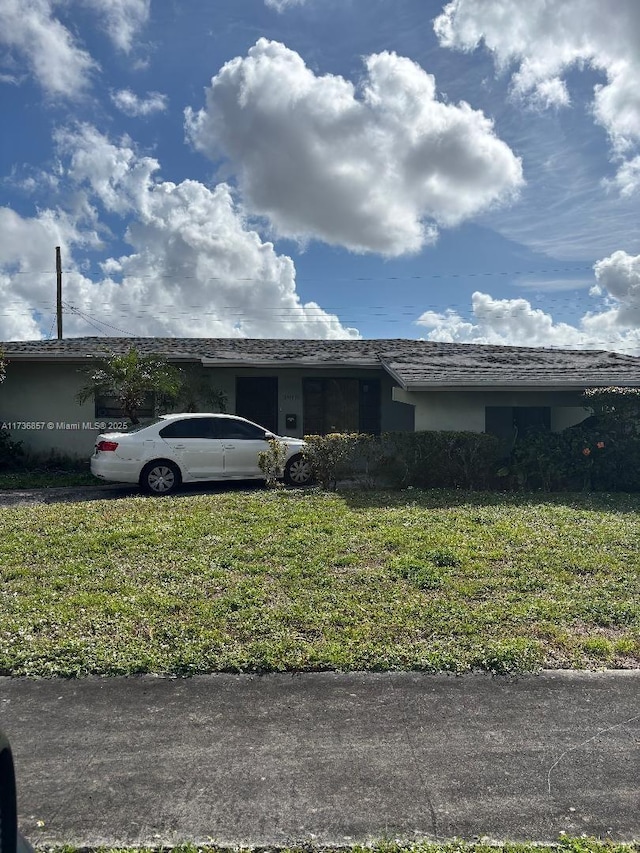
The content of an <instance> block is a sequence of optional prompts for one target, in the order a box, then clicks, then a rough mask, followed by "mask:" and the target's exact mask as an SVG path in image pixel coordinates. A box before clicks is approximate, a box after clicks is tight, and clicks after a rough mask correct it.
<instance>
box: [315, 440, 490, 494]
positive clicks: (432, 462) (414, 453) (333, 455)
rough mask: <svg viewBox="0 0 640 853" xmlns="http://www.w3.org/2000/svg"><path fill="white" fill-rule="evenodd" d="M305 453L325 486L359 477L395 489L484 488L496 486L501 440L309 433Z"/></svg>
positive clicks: (368, 482) (361, 479)
mask: <svg viewBox="0 0 640 853" xmlns="http://www.w3.org/2000/svg"><path fill="white" fill-rule="evenodd" d="M305 440H306V442H307V447H306V449H305V450H304V454H305V456H306V458H307V459H309V461H310V462H311V463H312V465H313V466H314V468H315V471H316V477H317V480H318V483H319V484H320V485H321V486H323V487H324V488H333V489H335V488H337V484H338V482H339V481H340V480H345V479H351V478H354V477H357V478H358V479H360V481H361V482H363V483H364V484H365V485H368V486H373V485H382V486H390V487H392V488H403V487H407V486H414V487H418V488H425V489H430V488H463V489H474V488H475V489H482V488H490V487H492V486H494V485H495V468H496V463H497V459H498V448H499V444H498V440H497V439H496V438H495V437H494V436H492V435H486V434H484V433H475V432H416V433H409V432H403V433H385V434H384V435H382V436H380V437H376V436H372V435H366V434H358V433H350V434H342V433H333V434H331V435H324V436H321V435H311V436H305Z"/></svg>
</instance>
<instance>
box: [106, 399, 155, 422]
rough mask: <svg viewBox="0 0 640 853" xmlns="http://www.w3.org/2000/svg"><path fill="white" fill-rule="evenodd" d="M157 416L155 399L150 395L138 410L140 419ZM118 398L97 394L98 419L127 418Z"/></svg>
mask: <svg viewBox="0 0 640 853" xmlns="http://www.w3.org/2000/svg"><path fill="white" fill-rule="evenodd" d="M154 414H155V399H154V395H153V393H151V394H148V395H147V397H146V399H145V400H144V402H143V404H142V405H141V406H140V408H139V409H138V417H139V418H152V417H153V416H154ZM126 417H127V416H126V414H125V412H124V411H123V409H122V406H121V405H120V403H119V401H118V399H117V398H116V397H108V396H106V395H102V394H96V418H126Z"/></svg>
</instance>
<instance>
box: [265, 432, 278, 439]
mask: <svg viewBox="0 0 640 853" xmlns="http://www.w3.org/2000/svg"><path fill="white" fill-rule="evenodd" d="M275 437H276V434H275V433H274V432H265V434H264V440H265V441H271V440H272V439H273V438H275Z"/></svg>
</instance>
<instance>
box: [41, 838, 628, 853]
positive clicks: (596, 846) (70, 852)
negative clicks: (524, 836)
mask: <svg viewBox="0 0 640 853" xmlns="http://www.w3.org/2000/svg"><path fill="white" fill-rule="evenodd" d="M159 849H161V850H163V853H256V850H258V849H260V850H262V851H264V853H638V851H640V845H638V844H637V843H635V842H632V843H630V844H621V843H616V842H615V841H610V840H606V841H602V840H599V839H596V838H586V837H581V838H571V837H569V836H563V837H562V838H561V839H560V841H559V842H558V843H557V844H526V843H513V842H511V843H503V844H490V843H483V842H473V843H471V842H465V841H459V840H457V839H455V840H453V841H450V842H448V843H444V844H433V843H431V842H426V841H418V842H414V843H410V844H403V843H399V842H395V841H381V842H379V843H377V844H373V845H367V846H361V845H351V846H345V847H333V848H332V847H318V846H316V845H313V844H305V845H304V846H300V847H273V846H272V847H269V848H242V847H238V848H236V847H234V848H228V847H215V846H210V847H202V846H196V845H195V844H183V845H181V846H179V847H171V848H169V847H166V848H150V847H144V848H133V847H125V848H123V847H119V848H106V847H103V848H99V850H100V853H158V850H159ZM82 850H83V851H86V848H82ZM49 853H80V850H79V849H78V848H76V847H70V846H65V847H59V848H49Z"/></svg>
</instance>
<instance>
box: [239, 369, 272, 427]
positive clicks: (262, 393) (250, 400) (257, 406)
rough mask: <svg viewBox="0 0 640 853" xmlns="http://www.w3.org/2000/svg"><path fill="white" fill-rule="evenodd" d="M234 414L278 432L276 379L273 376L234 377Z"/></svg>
mask: <svg viewBox="0 0 640 853" xmlns="http://www.w3.org/2000/svg"><path fill="white" fill-rule="evenodd" d="M236 415H240V417H242V418H247V419H248V420H250V421H254V423H257V424H260V426H263V427H264V428H265V429H268V430H271V432H276V433H277V432H278V380H277V378H276V377H275V376H266V377H264V376H239V377H238V378H237V379H236Z"/></svg>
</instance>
